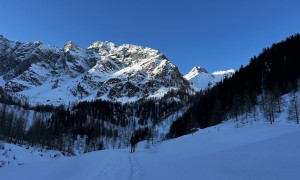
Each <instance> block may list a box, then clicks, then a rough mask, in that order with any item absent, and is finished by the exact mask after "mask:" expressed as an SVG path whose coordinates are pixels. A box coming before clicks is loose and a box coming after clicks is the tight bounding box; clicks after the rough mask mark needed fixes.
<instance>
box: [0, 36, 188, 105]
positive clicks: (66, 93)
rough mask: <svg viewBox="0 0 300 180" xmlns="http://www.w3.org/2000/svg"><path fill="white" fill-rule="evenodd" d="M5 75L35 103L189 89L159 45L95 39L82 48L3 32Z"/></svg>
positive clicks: (0, 61)
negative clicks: (7, 35) (23, 39)
mask: <svg viewBox="0 0 300 180" xmlns="http://www.w3.org/2000/svg"><path fill="white" fill-rule="evenodd" d="M0 78H1V79H2V84H0V85H1V86H4V88H5V90H6V91H10V92H15V93H19V94H22V95H25V96H27V97H28V98H29V100H30V103H31V104H50V103H51V104H55V105H57V104H65V103H69V102H72V101H81V100H93V99H95V98H101V99H107V100H111V101H135V100H138V99H140V98H147V97H157V96H158V95H159V94H160V95H161V92H162V91H164V92H167V91H169V90H171V89H179V88H184V89H189V87H190V86H189V83H188V82H187V81H186V79H184V78H183V77H182V75H181V74H180V72H179V71H178V69H177V67H176V66H175V65H173V64H172V63H171V62H170V61H169V60H168V59H167V58H166V57H165V56H164V55H163V54H162V53H160V52H159V51H157V50H154V49H151V48H146V47H141V46H136V45H129V44H125V45H121V46H116V45H115V44H113V43H111V42H95V43H93V44H92V45H91V46H89V47H88V48H87V49H83V48H81V47H79V46H78V45H76V44H75V43H74V42H68V43H67V44H66V45H65V46H64V47H63V48H58V47H54V46H48V45H43V44H42V43H40V42H29V43H21V42H13V41H9V40H7V39H6V38H4V37H3V36H0Z"/></svg>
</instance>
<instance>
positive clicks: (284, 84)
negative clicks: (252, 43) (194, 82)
mask: <svg viewBox="0 0 300 180" xmlns="http://www.w3.org/2000/svg"><path fill="white" fill-rule="evenodd" d="M299 49H300V35H299V34H296V35H293V36H291V37H289V38H287V39H286V40H285V41H282V42H280V43H277V44H273V45H272V46H271V47H270V48H266V49H263V51H262V52H261V53H260V54H259V55H258V56H254V57H253V58H251V60H250V63H249V65H247V66H245V67H243V66H241V67H240V69H239V70H238V71H237V72H236V73H235V74H234V75H233V76H232V77H230V78H225V79H224V80H223V81H222V82H220V83H219V84H217V85H216V86H214V87H213V88H211V89H208V90H205V91H202V92H200V93H198V94H197V98H195V99H196V102H195V103H194V104H193V105H192V107H191V108H190V109H189V110H188V111H187V112H186V113H185V114H184V115H183V116H182V117H181V118H179V119H178V120H176V121H175V122H174V123H173V124H172V125H171V128H170V133H169V136H170V137H178V136H181V135H184V134H187V133H189V132H191V130H192V129H194V128H206V127H208V126H212V125H216V124H219V123H221V122H222V121H224V120H227V119H237V118H238V117H239V116H241V115H248V114H249V115H250V114H252V115H254V116H255V114H256V110H257V108H261V109H262V112H263V114H264V116H265V117H266V119H267V120H268V121H269V122H270V123H273V122H274V120H275V118H276V116H277V115H278V113H280V112H281V110H282V99H281V96H282V95H284V94H287V93H290V92H293V91H294V92H296V90H297V88H298V80H299V77H300V71H299V69H300V63H299V59H300V51H299ZM294 94H295V95H296V93H294ZM291 99H294V101H293V102H291V103H290V104H293V107H294V109H297V108H295V107H296V106H298V104H299V103H297V101H296V99H297V98H294V97H292V98H291ZM290 112H295V113H294V114H298V111H296V110H293V111H292V110H291V111H290ZM296 116H298V115H296ZM297 121H298V120H297Z"/></svg>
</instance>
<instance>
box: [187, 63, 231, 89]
mask: <svg viewBox="0 0 300 180" xmlns="http://www.w3.org/2000/svg"><path fill="white" fill-rule="evenodd" d="M234 73H235V70H233V69H230V70H227V71H217V72H213V73H211V74H210V73H208V72H207V71H206V70H205V69H204V68H202V67H200V66H198V67H194V68H193V69H192V70H191V71H190V72H189V73H188V74H186V75H185V76H184V78H185V79H186V80H188V81H189V83H190V85H191V86H192V87H193V88H194V89H195V90H198V91H199V90H204V89H207V88H211V87H212V86H214V85H215V84H216V83H218V82H220V81H222V80H223V79H224V78H225V77H230V76H232V75H233V74H234Z"/></svg>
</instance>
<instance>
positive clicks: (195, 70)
mask: <svg viewBox="0 0 300 180" xmlns="http://www.w3.org/2000/svg"><path fill="white" fill-rule="evenodd" d="M201 73H208V72H207V71H206V70H205V69H204V68H202V67H200V66H197V67H193V68H192V70H191V71H190V72H189V73H188V74H186V75H185V76H184V78H185V79H187V80H190V79H192V78H194V77H196V76H197V75H199V74H201Z"/></svg>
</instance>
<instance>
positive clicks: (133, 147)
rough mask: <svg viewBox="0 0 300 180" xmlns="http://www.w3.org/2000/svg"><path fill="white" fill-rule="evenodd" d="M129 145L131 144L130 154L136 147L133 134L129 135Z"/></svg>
mask: <svg viewBox="0 0 300 180" xmlns="http://www.w3.org/2000/svg"><path fill="white" fill-rule="evenodd" d="M130 144H131V151H130V152H131V153H133V152H135V145H136V139H135V137H134V136H133V134H132V135H131V138H130Z"/></svg>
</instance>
